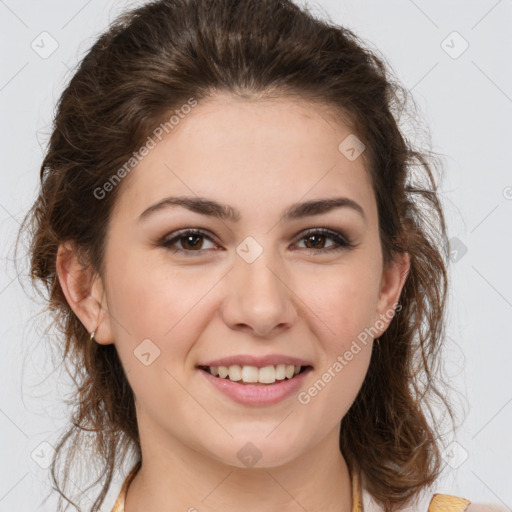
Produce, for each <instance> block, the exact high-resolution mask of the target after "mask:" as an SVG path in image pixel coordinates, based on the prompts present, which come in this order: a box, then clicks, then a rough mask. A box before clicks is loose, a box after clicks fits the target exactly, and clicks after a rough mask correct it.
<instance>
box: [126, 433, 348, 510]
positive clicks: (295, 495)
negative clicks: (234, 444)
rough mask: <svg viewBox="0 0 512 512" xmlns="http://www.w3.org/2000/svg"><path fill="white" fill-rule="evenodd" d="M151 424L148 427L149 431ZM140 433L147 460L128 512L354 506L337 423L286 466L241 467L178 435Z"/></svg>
mask: <svg viewBox="0 0 512 512" xmlns="http://www.w3.org/2000/svg"><path fill="white" fill-rule="evenodd" d="M147 431H148V430H146V432H147ZM150 431H151V432H152V436H151V442H150V443H144V442H143V440H142V439H141V449H142V465H141V468H140V470H139V471H138V472H137V474H136V476H135V477H134V478H133V480H132V482H131V484H130V486H129V488H128V492H127V495H126V500H125V512H143V511H146V510H161V511H162V512H165V511H167V510H169V511H170V510H183V511H187V512H197V511H199V510H200V511H201V512H203V511H204V512H218V511H223V512H235V511H237V512H238V511H240V510H244V512H261V510H265V511H268V512H274V511H275V512H277V511H279V512H296V511H299V510H307V511H308V512H315V511H318V512H320V511H323V512H351V510H352V486H351V479H350V473H349V471H348V467H347V465H346V463H345V460H344V458H343V456H342V454H341V452H340V450H339V444H338V443H339V441H338V440H339V430H338V429H335V430H333V431H332V432H331V433H329V435H328V436H326V437H325V438H324V439H323V440H321V441H320V443H318V444H317V445H315V446H313V447H311V449H310V450H309V451H307V452H304V453H302V454H301V455H300V456H298V457H297V458H295V459H293V460H291V461H290V462H288V463H286V464H283V465H281V466H274V467H268V468H239V467H234V466H231V465H228V464H223V463H222V462H221V461H219V460H217V459H215V458H213V457H212V456H208V454H204V453H200V452H198V451H196V450H194V449H192V448H190V447H188V446H185V445H183V444H182V443H179V442H177V441H176V440H175V439H171V440H170V439H169V434H168V432H167V433H166V435H165V438H161V439H159V437H160V436H158V434H157V435H156V436H155V431H154V430H150Z"/></svg>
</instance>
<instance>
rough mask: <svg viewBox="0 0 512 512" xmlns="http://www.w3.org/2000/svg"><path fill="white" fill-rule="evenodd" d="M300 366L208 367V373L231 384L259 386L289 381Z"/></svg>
mask: <svg viewBox="0 0 512 512" xmlns="http://www.w3.org/2000/svg"><path fill="white" fill-rule="evenodd" d="M300 368H301V367H300V366H294V365H293V364H278V365H276V366H273V365H270V366H264V367H263V368H258V367H257V366H239V365H237V364H233V365H231V366H229V367H228V366H210V367H209V371H210V373H211V374H212V375H214V376H216V377H220V378H221V379H225V378H226V377H227V378H228V379H229V380H231V381H233V382H239V381H242V382H246V383H248V384H251V383H255V382H259V383H261V384H272V383H274V382H275V381H276V380H284V379H291V378H293V377H294V376H295V375H297V374H298V373H299V372H300Z"/></svg>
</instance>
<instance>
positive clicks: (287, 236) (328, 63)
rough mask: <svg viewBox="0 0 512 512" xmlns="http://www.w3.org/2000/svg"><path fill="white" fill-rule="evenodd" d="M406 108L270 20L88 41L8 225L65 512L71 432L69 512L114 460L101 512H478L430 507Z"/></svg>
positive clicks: (433, 255)
mask: <svg viewBox="0 0 512 512" xmlns="http://www.w3.org/2000/svg"><path fill="white" fill-rule="evenodd" d="M405 97H406V93H405V90H404V89H403V88H401V87H400V86H399V85H398V84H397V83H396V82H395V81H393V80H392V79H391V77H390V74H389V71H387V69H386V67H385V66H384V64H383V62H382V60H380V59H379V58H378V57H377V56H376V55H374V54H373V53H372V52H370V51H369V50H367V49H365V47H364V45H363V44H362V42H361V41H359V39H358V38H357V37H356V36H355V35H354V34H353V33H351V32H350V31H348V30H347V29H344V28H342V27H339V26H335V25H333V24H330V23H327V22H324V21H320V20H317V19H315V18H313V17H312V16H311V15H310V14H309V13H308V12H307V11H305V10H303V9H299V7H297V6H295V5H294V4H292V3H291V2H289V1H287V0H263V1H262V0H244V1H241V2H235V1H233V0H213V1H206V0H190V1H186V0H167V1H164V0H159V1H155V2H151V3H148V4H146V5H144V6H143V7H140V8H138V9H136V10H134V11H131V12H127V13H126V14H125V15H123V16H122V17H120V18H119V19H118V20H116V22H115V23H113V24H112V26H111V28H110V29H109V30H108V31H107V32H106V33H105V34H103V35H102V36H101V37H100V38H99V40H98V41H97V42H96V44H95V45H94V46H93V47H92V49H91V50H90V51H89V53H88V54H87V55H86V57H85V58H84V59H83V61H82V63H81V65H80V67H79V69H78V71H77V72H76V73H75V75H74V76H73V78H72V80H71V81H70V83H69V85H68V86H67V88H66V90H65V91H64V93H63V94H62V97H61V99H60V102H59V105H58V110H57V113H56V117H55V125H54V131H53V134H52V137H51V140H50V145H49V149H48V151H47V154H46V156H45V159H44V162H43V164H42V167H41V180H42V184H41V191H40V195H39V197H38V199H37V201H36V203H35V204H34V206H33V208H32V210H31V212H30V215H29V216H28V217H27V222H28V225H29V226H30V227H31V228H32V234H33V240H32V245H31V257H32V276H33V278H34V279H35V280H41V281H42V282H43V283H44V284H45V285H46V287H47V289H48V292H49V296H48V299H49V304H50V306H51V308H52V309H53V310H54V311H55V313H56V319H57V320H58V321H59V325H60V327H61V329H62V332H63V334H64V339H65V350H64V358H65V359H66V360H67V361H69V362H70V363H71V364H72V367H73V368H74V370H75V375H76V379H77V383H78V389H77V395H76V405H77V408H76V411H75V413H74V416H73V427H72V428H70V430H69V431H68V432H66V433H65V435H64V436H63V437H62V440H61V443H60V444H59V446H58V447H57V451H56V456H55V459H54V461H53V465H52V475H53V478H54V483H55V484H56V487H57V489H58V490H59V492H60V493H61V495H62V497H63V498H64V499H66V500H68V501H70V502H73V499H74V497H72V496H71V494H70V493H69V491H68V490H67V486H68V484H69V481H68V480H69V475H68V474H67V473H66V476H65V477H64V479H63V481H62V482H61V481H60V480H59V478H58V475H57V468H58V465H59V462H60V459H61V457H62V456H64V457H65V460H66V462H67V463H68V464H71V461H72V459H73V457H74V456H75V453H76V452H77V450H78V449H79V448H80V447H81V446H83V436H84V434H85V433H87V432H93V434H94V444H93V447H92V448H90V454H91V457H92V456H97V457H99V458H100V461H101V465H100V466H101V475H100V478H102V479H103V483H102V485H103V486H102V489H101V492H100V494H99V495H98V496H96V497H95V501H94V503H93V505H92V506H91V507H90V510H91V511H97V510H99V509H100V507H101V505H102V504H103V503H104V501H105V497H106V495H107V492H108V491H109V488H110V486H111V483H112V478H113V475H114V472H115V470H116V468H117V466H118V465H119V464H121V462H122V461H123V460H124V459H125V458H126V456H127V454H128V452H129V451H132V453H133V455H134V460H133V462H132V464H133V468H132V469H131V471H130V473H129V474H128V475H127V476H126V479H125V480H124V483H123V486H122V488H121V490H120V492H119V495H118V497H117V501H116V504H115V505H114V512H122V511H125V512H141V511H146V510H189V511H194V510H201V511H220V510H223V511H231V510H233V511H234V510H244V511H252V510H262V509H263V510H269V511H270V510H280V511H294V510H308V511H313V510H318V511H320V510H322V511H343V512H349V511H363V510H364V512H368V511H370V510H371V511H373V510H379V511H380V510H382V511H386V512H388V511H389V512H394V511H398V510H418V511H427V510H429V511H436V510H443V511H452V510H453V511H459V510H460V511H462V510H468V511H473V510H479V507H478V506H475V505H473V504H470V501H469V500H467V499H464V498H459V497H455V496H450V495H442V494H438V495H435V496H433V493H432V490H431V485H432V484H433V483H434V482H435V480H436V478H437V477H438V476H439V474H440V471H441V466H442V460H441V457H440V450H439V447H438V440H437V438H438V431H437V427H436V425H435V424H433V423H431V422H430V421H428V417H429V415H428V414H427V412H428V411H429V404H430V402H429V399H431V398H432V397H436V396H437V397H438V398H440V399H441V400H443V401H444V402H445V405H446V407H447V410H448V411H449V412H450V414H451V410H450V406H449V404H448V403H447V401H446V400H445V399H444V396H443V394H442V392H440V391H438V388H437V387H436V376H435V374H434V371H433V368H434V367H435V365H436V361H437V357H438V353H439V347H440V344H441V343H442V339H443V327H444V307H445V297H446V281H447V279H446V267H445V265H446V234H445V224H444V218H443V212H442V209H441V206H440V204H439V199H438V196H437V193H436V184H435V179H434V176H433V163H432V162H433V160H432V159H431V157H430V155H428V154H426V153H421V152H419V151H417V150H415V149H414V148H412V147H411V146H410V144H409V143H408V141H407V140H406V139H405V138H404V136H403V134H402V133H401V131H400V129H399V127H398V113H399V112H400V109H401V108H403V107H404V105H405ZM68 443H69V444H70V446H68ZM67 467H68V466H66V468H67ZM98 481H99V479H98ZM76 506H77V508H78V505H76Z"/></svg>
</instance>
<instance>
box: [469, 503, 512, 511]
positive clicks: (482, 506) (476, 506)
mask: <svg viewBox="0 0 512 512" xmlns="http://www.w3.org/2000/svg"><path fill="white" fill-rule="evenodd" d="M509 510H510V509H507V508H505V507H504V506H503V505H496V504H488V503H471V504H470V505H469V507H468V508H467V511H466V512H509Z"/></svg>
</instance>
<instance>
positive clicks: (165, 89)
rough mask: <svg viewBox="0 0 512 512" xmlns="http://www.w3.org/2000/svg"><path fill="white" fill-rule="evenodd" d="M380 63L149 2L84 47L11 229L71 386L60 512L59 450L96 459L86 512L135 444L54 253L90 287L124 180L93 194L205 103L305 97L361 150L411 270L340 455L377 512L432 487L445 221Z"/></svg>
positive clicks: (288, 30) (265, 7) (246, 16)
mask: <svg viewBox="0 0 512 512" xmlns="http://www.w3.org/2000/svg"><path fill="white" fill-rule="evenodd" d="M384 62H385V60H384V58H382V57H379V56H378V54H377V52H376V51H374V50H373V51H371V50H370V49H369V48H367V46H366V45H365V44H364V43H363V42H362V41H361V40H360V39H359V38H358V37H357V36H356V35H354V34H353V33H352V32H351V31H350V30H348V29H346V28H343V27H340V26H338V25H336V24H334V23H332V22H331V21H327V20H325V21H323V20H319V19H317V18H315V17H314V16H312V15H311V14H310V13H309V12H308V11H307V10H306V9H305V8H302V9H301V8H299V7H297V6H296V5H294V4H293V3H292V2H291V1H289V0H243V1H239V0H158V1H153V2H149V3H147V4H146V5H144V6H142V7H139V8H137V9H134V10H133V11H131V12H127V13H125V14H123V15H121V16H120V17H119V18H118V19H117V20H115V21H114V22H113V23H112V25H111V27H110V28H109V30H108V31H107V32H106V33H104V34H103V35H101V37H100V38H99V39H98V40H97V42H96V43H95V44H94V45H93V46H92V48H91V49H90V51H89V52H88V54H87V55H86V56H85V58H84V59H83V60H82V62H81V64H80V66H79V68H78V70H77V71H76V72H75V73H74V76H73V77H72V79H71V80H70V82H69V84H68V85H67V87H66V88H65V90H64V92H63V93H62V96H61V97H60V100H59V103H58V108H57V111H56V115H55V119H54V125H53V132H52V135H51V139H50V141H49V147H48V148H47V151H46V154H45V158H44V161H43V163H42V165H41V170H40V177H41V190H40V193H39V197H38V198H37V200H36V202H35V204H34V205H33V207H32V209H31V210H30V212H28V214H27V216H26V218H25V220H24V223H23V226H22V230H26V231H27V233H28V234H29V236H30V237H31V238H30V247H29V251H30V257H31V276H32V279H33V281H34V282H36V281H37V280H40V281H42V283H44V285H45V287H44V291H45V293H47V294H48V296H47V300H48V303H49V308H50V310H51V311H52V312H53V314H54V318H55V322H56V325H57V326H58V328H59V329H60V330H61V332H62V333H63V335H64V338H65V347H64V350H63V359H64V360H68V363H69V364H70V368H71V369H72V371H73V376H74V379H75V382H76V384H77V391H76V401H75V405H76V409H75V411H74V413H73V417H72V423H73V425H72V426H71V427H70V428H69V430H67V431H66V433H65V434H64V435H63V436H62V437H61V440H60V443H59V445H58V447H57V451H56V455H55V458H54V460H53V464H52V468H51V470H52V472H51V474H52V478H53V481H54V484H55V485H56V488H57V490H58V492H59V493H60V495H61V497H60V501H59V510H61V508H60V507H61V505H62V498H64V499H66V500H68V501H69V502H70V503H72V501H71V500H70V499H69V497H68V496H67V495H66V493H65V488H62V489H61V485H60V483H59V482H58V476H57V467H58V461H59V460H60V456H62V452H63V449H64V448H65V445H66V443H68V442H71V445H70V448H69V449H68V450H67V452H66V451H65V453H66V458H65V461H66V466H65V470H66V473H67V472H68V471H69V469H70V467H71V463H72V462H73V459H74V458H75V454H76V452H77V450H78V449H79V447H80V446H81V443H82V439H83V436H85V435H87V433H88V432H92V436H93V449H92V451H93V452H94V453H90V454H89V456H92V455H96V456H97V457H99V460H100V461H101V467H102V474H101V478H102V479H103V484H102V487H101V492H100V494H99V496H97V498H96V500H95V501H94V504H93V505H92V506H91V509H90V510H91V511H97V510H99V508H100V506H101V504H102V503H103V501H104V498H105V496H106V493H107V491H108V490H109V486H110V484H111V483H112V477H113V475H114V470H115V467H116V465H117V464H118V463H119V461H121V460H123V457H124V455H125V454H126V452H127V450H128V449H129V448H131V449H134V450H135V453H136V454H137V455H138V457H139V459H140V441H139V432H138V429H137V422H136V415H135V406H134V397H133V393H132V390H131V388H130V386H129V384H128V381H127V379H126V377H125V374H124V371H123V367H122V366H121V363H120V360H119V358H118V356H117V352H116V349H115V346H114V345H106V346H103V345H102V346H98V345H96V344H93V345H92V346H93V349H94V350H93V351H92V352H91V353H89V351H88V341H89V333H88V332H87V330H86V329H85V328H84V326H83V325H82V323H81V322H80V320H79V319H78V318H77V316H76V315H75V314H74V313H73V311H72V310H71V308H70V307H69V305H68V303H67V301H66V299H65V297H64V294H63V292H62V289H61V287H60V284H59V280H58V278H57V275H56V253H57V249H58V246H59V244H60V243H62V242H63V241H65V240H70V241H73V242H74V243H75V244H76V247H77V248H78V249H79V250H80V254H81V255H82V257H83V263H84V265H86V266H87V265H89V266H90V267H91V268H92V269H93V270H94V271H95V272H97V273H99V274H100V275H101V273H102V261H103V254H104V241H105V235H106V230H107V226H108V220H109V215H110V213H111V211H112V208H113V205H114V202H115V201H116V197H117V196H118V194H119V191H120V188H122V183H121V184H120V185H119V186H116V187H112V190H111V191H109V193H108V194H105V195H104V197H103V198H102V199H101V200H99V199H98V198H97V194H95V193H94V191H95V190H97V189H98V188H102V187H104V185H105V183H106V181H107V180H108V179H109V177H111V176H112V174H113V170H116V169H120V168H121V167H122V166H123V165H124V164H125V162H126V161H127V160H129V159H130V157H132V155H133V152H134V151H136V150H138V149H139V148H140V147H141V146H142V145H143V144H144V143H145V141H146V140H147V137H148V135H149V134H150V133H152V130H154V128H155V127H156V126H158V125H159V124H160V123H161V122H162V120H164V119H166V118H168V117H169V112H172V111H173V110H174V109H176V108H178V107H180V106H181V105H183V104H186V103H187V101H188V100H189V99H190V98H195V99H196V100H197V101H199V102H200V101H201V100H203V99H205V98H207V97H209V96H210V95H212V94H214V93H215V92H217V91H227V92H229V93H231V94H235V95H239V96H242V97H252V96H256V97H261V98H265V97H268V96H270V95H271V94H278V95H281V96H285V97H286V96H287V95H288V96H289V95H293V96H296V97H299V98H304V99H307V100H308V101H311V100H313V101H318V102H320V103H323V104H326V105H328V106H330V107H332V109H333V112H337V113H339V114H340V115H343V116H344V120H345V121H346V120H347V119H348V120H349V121H350V123H351V128H352V130H353V132H354V133H356V134H357V137H358V138H359V139H360V140H361V141H363V142H364V144H365V145H366V150H365V152H364V158H365V163H366V168H367V170H368V172H369V173H370V175H371V178H372V182H373V188H374V191H375V197H376V201H377V206H378V213H379V224H380V237H381V243H382V248H383V254H384V256H385V261H389V259H390V258H392V257H393V254H396V253H401V252H405V251H406V252H408V253H409V255H410V272H409V275H408V277H407V280H406V282H405V285H404V288H403V291H402V294H401V299H400V306H401V309H400V311H399V312H398V313H397V314H396V315H395V317H394V318H393V320H392V322H391V324H390V326H389V328H388V330H387V331H386V332H385V333H384V334H383V335H382V336H381V339H380V343H379V344H377V343H375V344H374V347H373V351H374V352H373V354H372V359H371V363H370V367H369V371H368V374H367V376H366V379H365V381H364V383H363V386H362V389H361V390H360V393H359V394H358V396H357V398H356V400H355V402H354V403H353V405H352V407H351V408H350V410H349V411H348V413H347V414H346V415H345V417H344V418H343V421H342V424H341V431H340V450H341V452H342V453H343V455H344V457H345V459H346V461H347V464H348V465H349V468H351V469H358V470H360V471H361V472H362V473H364V475H365V479H366V483H367V488H368V490H369V492H370V493H371V494H372V495H373V496H374V498H375V499H376V500H378V501H379V502H380V503H381V504H382V506H384V508H385V510H386V511H388V512H392V511H393V510H396V509H397V508H398V507H399V506H403V505H404V504H406V503H408V502H409V500H411V499H412V498H414V497H415V496H416V494H417V493H418V492H419V491H421V490H422V489H423V488H424V487H425V486H427V485H429V484H431V483H433V482H434V480H435V479H436V478H437V477H438V476H439V472H440V452H439V447H438V444H439V442H438V441H439V440H438V435H439V434H438V431H437V430H436V429H437V426H436V425H435V421H434V416H433V415H432V414H431V413H432V408H431V404H432V403H433V402H432V400H434V399H439V400H440V401H441V403H442V404H444V406H446V408H447V410H448V411H449V413H450V417H451V419H452V420H453V414H452V411H451V410H450V405H449V403H448V401H447V399H446V397H445V396H444V395H443V393H442V392H441V391H439V389H438V382H442V381H441V380H440V379H438V377H437V372H438V368H437V366H438V362H439V350H440V347H441V343H442V340H443V336H444V315H445V299H446V287H447V274H446V259H447V243H446V232H445V221H444V217H443V212H442V208H441V205H440V202H439V197H438V194H437V192H436V181H435V179H434V173H433V171H434V170H435V169H436V166H437V163H436V162H437V161H436V159H435V158H434V156H433V153H432V152H430V151H427V150H423V151H421V152H420V151H419V150H417V149H414V148H413V146H412V145H411V144H410V142H409V141H408V140H407V139H406V138H405V136H404V134H403V133H402V131H401V129H400V128H399V123H400V120H401V116H402V113H403V112H405V111H406V110H405V106H406V100H408V97H409V95H408V93H407V91H406V90H405V89H404V88H403V86H401V85H400V84H399V83H398V82H397V81H396V80H394V79H393V78H392V75H391V72H390V70H389V67H388V66H387V65H385V64H384ZM20 233H21V231H20ZM427 413H430V414H427ZM429 416H430V417H429ZM89 435H90V434H89ZM99 480H100V479H98V480H97V481H96V482H95V483H97V482H99ZM63 481H64V485H65V484H66V483H67V476H65V477H64V480H63Z"/></svg>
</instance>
